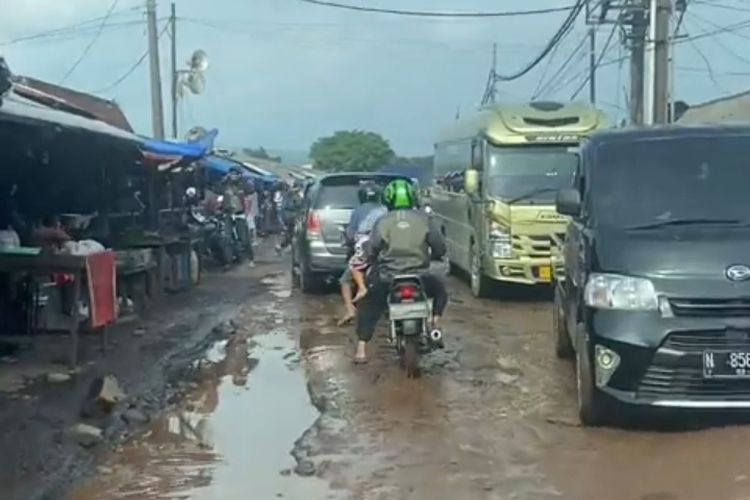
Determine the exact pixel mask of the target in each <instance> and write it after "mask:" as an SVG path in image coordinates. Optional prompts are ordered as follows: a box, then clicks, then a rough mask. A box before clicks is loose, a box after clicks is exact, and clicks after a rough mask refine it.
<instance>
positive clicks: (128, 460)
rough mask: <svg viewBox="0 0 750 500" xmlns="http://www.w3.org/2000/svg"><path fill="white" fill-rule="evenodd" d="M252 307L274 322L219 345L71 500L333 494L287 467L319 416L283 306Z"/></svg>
mask: <svg viewBox="0 0 750 500" xmlns="http://www.w3.org/2000/svg"><path fill="white" fill-rule="evenodd" d="M255 314H259V315H265V316H266V318H265V319H264V323H265V324H272V325H274V326H273V327H272V328H273V329H271V328H269V327H266V330H265V332H263V333H259V334H256V335H253V336H250V337H249V338H248V337H247V336H243V335H242V334H241V332H238V333H237V334H235V335H233V336H232V337H231V338H230V339H229V340H227V341H222V342H218V343H216V344H215V345H214V346H213V347H212V348H211V349H209V351H208V352H207V353H206V357H205V359H204V361H203V363H204V368H203V371H204V373H205V377H203V380H202V381H201V382H200V383H199V384H198V387H197V388H196V390H194V391H193V392H192V393H191V394H190V395H189V396H188V398H187V400H186V401H185V402H184V403H183V404H182V405H181V407H180V409H179V411H175V412H173V413H171V414H168V415H165V416H164V417H163V418H161V419H160V420H159V421H156V422H154V423H153V424H152V425H151V427H150V429H149V431H148V432H147V433H146V434H145V435H143V436H141V437H139V438H136V439H133V440H131V441H130V442H127V443H126V444H125V445H124V446H123V447H122V449H121V450H119V451H118V453H116V454H113V455H112V456H111V457H110V458H109V459H108V460H106V461H105V463H103V464H102V465H101V466H100V467H99V471H100V474H99V476H98V477H96V478H95V479H93V480H91V481H90V482H89V483H88V484H86V485H84V487H83V488H81V489H79V490H78V491H76V492H74V494H73V495H71V498H72V499H73V500H94V499H101V498H107V499H138V500H156V499H159V500H162V499H164V500H166V499H181V500H182V499H185V500H188V499H189V500H235V499H236V500H247V499H250V498H252V499H259V500H260V499H263V500H265V499H274V498H287V499H312V498H314V499H327V498H335V496H334V495H333V494H332V493H331V492H330V490H329V488H328V485H327V483H326V482H324V481H323V480H321V479H318V478H316V477H310V478H305V477H300V476H297V475H295V473H294V472H292V471H293V470H294V468H295V466H296V465H297V464H296V462H295V460H294V458H293V457H292V456H291V455H290V452H291V450H292V448H293V446H294V441H295V440H296V439H297V438H298V437H300V436H301V435H302V434H303V433H304V432H305V430H306V429H308V428H309V427H310V426H311V425H312V424H313V422H314V421H315V419H316V418H318V416H319V414H318V412H317V410H315V408H314V407H313V406H312V405H311V404H310V401H309V395H308V393H307V389H306V380H305V376H304V373H303V371H302V370H301V369H298V367H297V366H295V365H294V364H293V362H294V358H295V357H296V354H297V350H296V346H295V345H294V342H293V341H292V339H291V338H290V336H289V334H288V332H287V330H286V327H285V326H278V323H277V322H276V321H275V319H278V318H275V316H276V315H277V314H283V312H282V311H278V310H274V308H266V309H263V310H258V309H257V308H256V311H255V313H254V315H255ZM256 317H257V316H253V317H252V319H253V320H256ZM256 321H257V320H256ZM252 322H255V321H252ZM283 322H284V321H282V323H283ZM269 329H270V331H268V330H269ZM259 330H263V328H259Z"/></svg>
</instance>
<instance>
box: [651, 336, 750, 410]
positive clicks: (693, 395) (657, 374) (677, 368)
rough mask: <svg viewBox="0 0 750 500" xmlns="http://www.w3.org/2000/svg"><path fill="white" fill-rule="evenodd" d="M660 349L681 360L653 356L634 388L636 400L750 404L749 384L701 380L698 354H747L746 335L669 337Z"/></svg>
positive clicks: (745, 381)
mask: <svg viewBox="0 0 750 500" xmlns="http://www.w3.org/2000/svg"><path fill="white" fill-rule="evenodd" d="M662 346H663V347H664V348H669V349H673V350H676V351H680V352H683V353H686V354H685V355H684V356H681V357H673V356H664V355H660V353H659V352H658V351H657V353H656V354H655V355H654V359H653V361H652V364H651V366H649V367H648V369H647V370H646V372H645V374H644V375H643V378H642V379H641V382H640V384H639V386H638V389H637V393H638V397H640V398H643V399H648V400H657V399H688V400H698V401H700V400H705V401H712V400H725V401H747V400H750V381H747V380H715V379H713V380H712V379H704V378H703V365H702V357H701V353H702V352H703V350H705V349H709V350H710V349H717V350H720V349H747V350H750V335H749V334H748V332H740V331H737V332H734V331H731V330H730V331H723V330H716V331H693V332H676V333H672V334H670V335H669V336H668V337H667V338H666V340H665V341H664V343H663V344H662Z"/></svg>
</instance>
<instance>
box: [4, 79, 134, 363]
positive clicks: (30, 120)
mask: <svg viewBox="0 0 750 500" xmlns="http://www.w3.org/2000/svg"><path fill="white" fill-rule="evenodd" d="M139 142H140V141H139V138H138V137H137V136H135V135H133V134H130V133H128V132H125V131H123V130H121V129H117V128H115V127H111V126H109V125H106V124H104V123H102V122H99V121H97V120H92V119H90V118H86V117H82V116H77V115H75V114H71V113H68V112H63V111H58V110H55V109H51V108H49V107H45V106H42V105H39V104H38V103H36V102H33V101H29V100H26V99H24V98H22V97H20V96H18V95H16V94H14V93H13V91H12V89H9V90H8V91H7V92H6V93H5V94H3V95H2V96H1V97H0V200H1V201H2V203H1V204H0V234H2V236H3V237H2V239H0V274H1V275H2V287H1V289H0V301H1V302H2V304H3V307H2V309H1V310H0V324H2V325H3V329H2V331H0V334H2V335H3V336H4V337H7V336H8V335H16V336H17V335H21V336H22V337H26V338H29V337H31V336H33V334H35V333H37V332H39V331H41V330H52V331H60V330H61V331H64V332H67V333H68V334H69V335H70V337H71V352H70V362H71V364H74V365H75V364H76V363H77V362H78V344H79V332H80V330H81V327H82V326H83V327H85V329H86V330H87V331H91V332H96V333H98V334H100V335H101V336H102V340H103V341H104V342H106V329H107V327H108V326H109V325H111V324H112V323H113V322H114V321H115V320H116V318H117V304H116V299H115V289H116V277H115V258H114V253H113V252H112V251H110V250H107V247H108V245H107V239H108V236H109V231H108V230H109V227H108V224H107V218H106V217H98V215H99V214H101V213H105V214H106V212H107V210H108V206H109V203H108V200H107V189H106V187H107V179H108V176H109V173H110V171H112V170H117V169H126V168H131V167H132V166H133V165H134V164H136V163H137V162H138V161H139V158H140V155H141V153H140V149H139V147H138V145H139ZM83 214H92V215H89V216H88V217H86V216H84V215H83ZM66 217H67V218H68V219H69V220H76V221H79V222H80V220H81V219H82V218H83V219H88V221H89V222H90V221H91V220H92V219H95V218H98V219H99V220H100V222H101V224H99V225H93V226H92V225H89V224H84V225H85V226H86V231H82V232H85V233H86V234H85V235H83V234H76V233H77V232H78V231H79V230H80V229H81V227H80V226H79V227H70V228H66V229H63V227H62V225H61V224H60V220H61V219H63V218H66ZM110 248H111V247H110ZM51 304H53V305H55V306H56V307H51V306H50V305H51Z"/></svg>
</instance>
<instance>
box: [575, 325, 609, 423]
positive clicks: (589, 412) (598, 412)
mask: <svg viewBox="0 0 750 500" xmlns="http://www.w3.org/2000/svg"><path fill="white" fill-rule="evenodd" d="M583 330H584V326H583V324H582V323H579V324H578V334H577V336H576V337H577V341H578V349H576V389H577V391H576V392H577V393H578V417H579V418H580V420H581V423H582V424H583V425H584V426H586V427H598V426H600V425H602V424H604V423H605V417H606V408H605V405H604V399H603V396H602V394H601V392H599V389H598V388H597V387H596V384H595V383H594V372H593V368H592V366H591V356H589V352H588V348H587V346H586V340H585V336H584V333H585V332H584V331H583Z"/></svg>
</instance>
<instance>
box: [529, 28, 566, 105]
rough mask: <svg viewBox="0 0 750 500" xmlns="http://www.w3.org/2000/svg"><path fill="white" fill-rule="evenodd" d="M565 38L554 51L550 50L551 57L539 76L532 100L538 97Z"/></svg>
mask: <svg viewBox="0 0 750 500" xmlns="http://www.w3.org/2000/svg"><path fill="white" fill-rule="evenodd" d="M569 34H570V33H568V35H569ZM568 35H566V36H565V38H567V37H568ZM565 38H563V39H562V40H560V43H558V44H557V45H555V48H554V49H552V52H550V54H549V57H548V58H547V65H546V66H545V67H544V70H543V71H542V74H541V75H540V76H539V81H538V82H537V84H536V87H535V88H534V91H533V92H532V93H531V100H532V101H533V100H534V99H536V96H537V95H539V94H538V92H539V90H540V89H541V87H542V84H543V83H544V80H545V78H547V73H549V70H550V68H552V63H553V62H554V60H555V57H556V56H557V52H558V51H559V50H560V47H561V46H562V44H563V41H565Z"/></svg>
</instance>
